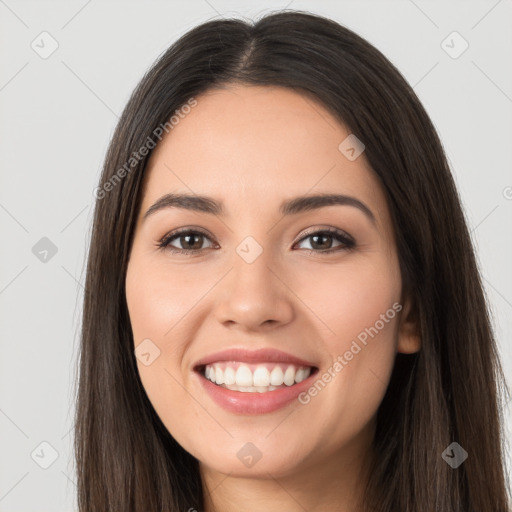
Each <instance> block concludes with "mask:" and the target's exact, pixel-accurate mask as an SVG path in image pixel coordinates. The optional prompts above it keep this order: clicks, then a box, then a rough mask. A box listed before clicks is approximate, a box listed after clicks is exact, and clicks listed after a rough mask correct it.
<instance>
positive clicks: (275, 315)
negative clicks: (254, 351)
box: [215, 251, 294, 331]
mask: <svg viewBox="0 0 512 512" xmlns="http://www.w3.org/2000/svg"><path fill="white" fill-rule="evenodd" d="M277 267H278V266H277V265H275V262H274V264H273V262H272V259H271V258H269V255H267V252H266V251H263V253H262V254H260V256H259V257H258V258H257V259H256V260H255V261H253V262H252V263H247V262H246V261H245V260H244V259H243V258H241V257H239V256H238V254H236V255H235V256H234V258H233V266H232V269H231V271H230V272H229V273H228V275H227V276H226V277H225V278H224V279H223V282H222V283H220V284H221V286H220V287H219V288H218V290H217V291H218V293H217V295H216V297H215V304H216V308H215V317H216V319H217V320H218V321H219V322H220V323H222V324H224V325H225V326H226V327H234V326H238V327H239V328H240V329H243V330H246V331H258V330H261V329H268V328H276V327H278V326H280V325H285V324H287V323H289V322H291V321H292V319H293V317H294V307H293V297H294V294H293V292H292V291H291V290H290V288H289V287H288V286H287V283H286V279H285V277H284V275H282V272H280V271H279V269H278V268H277Z"/></svg>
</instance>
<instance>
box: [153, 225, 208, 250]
mask: <svg viewBox="0 0 512 512" xmlns="http://www.w3.org/2000/svg"><path fill="white" fill-rule="evenodd" d="M205 239H207V240H210V237H209V236H208V235H207V234H206V233H204V232H203V231H199V230H192V229H183V230H180V231H173V232H172V233H169V234H167V235H165V236H164V237H163V238H162V239H161V240H160V241H159V242H158V247H159V248H160V249H166V250H169V251H171V252H176V253H181V254H193V253H199V252H201V251H203V250H204V248H202V247H201V246H202V244H203V241H204V240H205ZM174 240H176V241H177V242H178V244H180V245H181V246H182V247H183V248H179V247H175V246H173V245H171V242H173V241H174Z"/></svg>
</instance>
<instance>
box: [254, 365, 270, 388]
mask: <svg viewBox="0 0 512 512" xmlns="http://www.w3.org/2000/svg"><path fill="white" fill-rule="evenodd" d="M252 379H253V382H254V385H255V386H268V385H269V384H270V372H269V371H268V370H267V369H266V368H265V367H264V366H258V368H256V370H254V374H253V376H252Z"/></svg>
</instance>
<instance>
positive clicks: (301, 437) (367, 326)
mask: <svg viewBox="0 0 512 512" xmlns="http://www.w3.org/2000/svg"><path fill="white" fill-rule="evenodd" d="M196 100H197V105H195V106H194V107H193V108H191V109H190V112H189V113H188V114H187V115H183V117H182V118H181V119H180V120H179V123H178V124H175V125H174V128H173V129H172V130H171V131H170V132H169V134H168V135H167V136H166V137H165V138H163V139H162V141H161V142H160V143H159V145H158V146H157V148H156V149H155V151H154V153H153V155H152V157H151V160H150V162H149V164H148V168H147V174H146V178H145V180H146V181H145V186H144V190H143V200H142V206H141V210H140V212H139V216H138V220H137V225H136V232H135V238H134V241H133V247H132V250H131V254H130V261H129V265H128V271H127V277H126V296H127V303H128V309H129V314H130V320H131V326H132V330H133V338H134V349H136V352H135V353H136V355H137V365H138V370H139V373H140V377H141V380H142V383H143V385H144V388H145V390H146V393H147V395H148V397H149V399H150V401H151V403H152V404H153V406H154V408H155V410H156V412H157V413H158V415H159V416H160V418H161V419H162V421H163V423H164V424H165V426H166V427H167V429H168V430H169V432H170V433H171V434H172V435H173V437H174V438H175V439H176V440H177V441H178V442H179V443H180V444H181V445H182V446H183V448H185V449H186V450H187V451H188V452H190V453H191V454H192V455H193V456H195V457H196V458H197V459H199V461H200V462H201V464H202V467H203V469H205V468H206V469H208V470H210V471H214V472H215V471H218V472H222V473H225V474H228V473H230V474H231V475H232V476H233V475H241V476H244V475H245V476H248V475H252V476H262V475H268V474H269V473H270V474H271V475H273V476H274V477H278V476H286V475H291V474H293V472H295V471H299V470H300V469H301V468H302V469H304V468H313V467H314V466H315V465H317V466H318V467H324V468H327V467H329V464H330V463H331V462H332V463H333V464H339V463H340V461H344V463H348V461H350V462H351V463H352V462H353V461H356V460H358V459H359V458H361V457H362V454H363V453H364V452H365V451H366V450H367V448H368V446H369V444H370V442H371V439H372V436H373V432H374V430H373V429H374V419H375V415H376V412H377V409H378V406H379V404H380V402H381V400H382V398H383V396H384V394H385V391H386V387H387V384H388V382H389V378H390V374H391V370H392V366H393V362H394V359H395V355H396V352H397V351H400V352H414V351H416V350H418V348H419V341H418V338H417V337H416V336H414V334H413V329H412V328H411V326H410V323H409V320H408V311H409V306H408V304H407V303H405V304H404V303H403V302H402V299H403V298H402V295H401V286H402V282H401V277H400V270H399V265H398V259H397V253H396V248H395V243H394V232H393V226H392V222H391V219H390V214H389V211H388V208H387V205H386V200H385V197H384V194H383V191H382V188H381V186H380V184H379V182H378V180H377V179H376V177H375V175H374V174H373V172H372V171H371V169H370V167H369V165H368V163H367V161H366V159H365V155H364V152H363V153H362V154H361V155H360V156H357V154H358V152H359V151H360V150H361V149H363V148H362V147H361V146H357V144H356V145H354V141H353V140H351V139H348V140H347V141H345V139H346V138H347V137H348V136H349V135H350V133H349V132H348V131H347V129H346V128H345V127H344V126H343V125H341V124H340V123H339V122H338V121H337V120H336V119H335V118H334V117H333V116H332V115H330V114H329V113H328V111H326V110H325V109H324V108H323V107H322V106H321V105H320V104H318V103H317V102H314V101H313V100H311V99H310V98H307V97H305V96H303V95H300V94H298V93H296V92H293V91H291V90H288V89H284V88H279V87H275V88H274V87H259V86H258V87H248V86H236V87H235V86H233V87H229V88H226V89H221V90H211V91H209V92H207V93H205V94H203V95H201V96H199V97H197V98H196ZM344 141H345V142H344ZM363 142H364V141H363ZM340 144H341V149H340ZM351 148H353V151H352V150H351ZM167 194H175V195H182V194H183V195H187V196H189V197H190V199H188V200H187V199H182V200H181V201H179V202H176V203H174V205H171V203H170V201H167V203H166V202H165V201H163V202H160V204H159V206H160V207H158V208H157V207H155V208H152V211H151V212H149V213H147V212H148V211H149V210H150V208H151V207H152V206H153V205H155V203H157V202H158V201H159V199H160V198H162V196H165V195H167ZM320 195H333V196H334V195H336V196H345V199H343V198H342V197H340V198H338V199H336V200H333V201H331V202H330V203H328V202H322V201H321V200H317V201H315V202H312V203H301V202H300V201H299V200H297V198H299V199H301V198H308V197H312V196H320ZM203 196H208V198H211V199H210V201H209V202H206V203H205V202H204V201H201V202H199V200H198V198H199V197H203ZM347 198H348V199H347ZM294 200H296V201H295V202H291V203H290V201H294ZM213 201H214V202H215V203H213ZM283 205H288V206H287V207H285V206H283ZM305 205H306V206H305ZM176 230H185V231H187V232H188V231H192V233H182V234H181V235H177V236H172V237H169V236H167V235H169V234H171V235H172V234H173V232H175V231H176ZM325 230H331V232H328V233H325ZM166 236H167V242H168V245H167V246H166V247H161V248H160V247H159V243H160V241H161V240H162V239H164V238H165V237H166ZM164 241H165V240H164ZM185 250H188V251H189V252H188V253H186V252H184V251H185ZM180 251H181V252H180ZM227 350H233V351H235V352H232V353H230V354H227V353H226V354H219V353H220V352H224V351H227ZM256 351H259V352H256ZM275 351H279V353H277V352H275ZM294 358H295V359H294ZM206 362H208V363H209V364H208V366H207V367H206V370H207V374H208V376H210V378H212V379H213V380H216V379H218V382H219V384H214V383H213V382H211V381H209V380H207V379H206V378H205V377H204V376H203V373H204V370H205V368H204V364H203V363H206ZM198 365H199V367H198ZM308 374H309V377H308ZM283 379H284V382H283ZM233 381H235V385H240V386H242V390H240V388H238V390H236V388H233V384H231V383H232V382H233ZM296 381H298V382H296ZM226 382H227V383H228V384H229V387H230V388H232V389H228V388H227V387H226V386H227V384H226ZM293 382H295V384H292V383H293ZM272 383H273V384H272ZM250 385H253V386H254V385H256V386H257V387H258V388H257V389H256V388H248V387H247V386H250ZM270 386H273V387H272V388H271V387H270ZM274 387H275V389H274Z"/></svg>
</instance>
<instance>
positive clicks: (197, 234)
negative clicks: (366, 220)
mask: <svg viewBox="0 0 512 512" xmlns="http://www.w3.org/2000/svg"><path fill="white" fill-rule="evenodd" d="M333 239H334V240H336V241H338V242H339V243H340V245H338V246H336V247H334V248H333V247H332V241H333ZM204 240H210V241H211V238H210V237H209V235H207V234H206V233H205V232H203V231H201V230H197V229H194V230H193V229H190V228H185V229H181V230H178V231H173V232H171V233H168V234H167V235H165V236H164V237H163V238H162V239H161V240H160V241H159V242H158V248H160V249H165V250H169V251H171V252H174V253H180V254H194V253H196V254H197V253H200V252H202V251H203V250H204V249H205V248H204V247H202V245H203V242H204ZM306 240H311V241H312V243H311V242H310V247H311V248H310V249H308V248H306V249H305V251H307V252H308V253H317V254H318V253H320V254H328V253H332V252H336V251H342V250H350V249H353V248H354V247H355V245H356V244H355V242H354V240H353V239H352V237H351V236H350V235H348V234H347V233H345V232H344V231H341V230H339V229H335V228H325V229H322V230H317V231H312V232H310V233H308V234H307V235H306V236H304V237H302V239H301V240H300V241H299V242H297V244H300V243H302V242H304V241H306ZM175 241H176V242H177V243H178V244H179V245H181V247H176V246H174V245H171V243H172V242H175ZM297 244H295V245H297ZM213 247H214V244H211V245H210V246H209V248H213ZM216 247H218V245H216Z"/></svg>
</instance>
